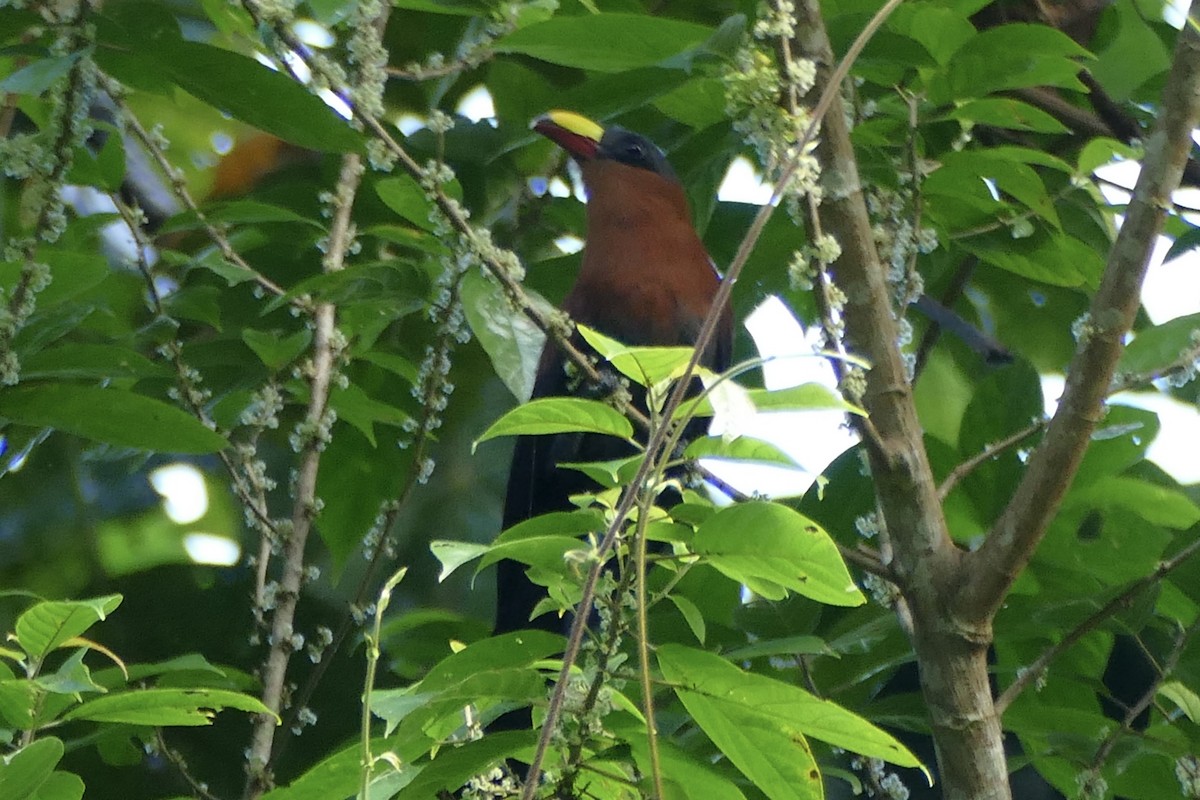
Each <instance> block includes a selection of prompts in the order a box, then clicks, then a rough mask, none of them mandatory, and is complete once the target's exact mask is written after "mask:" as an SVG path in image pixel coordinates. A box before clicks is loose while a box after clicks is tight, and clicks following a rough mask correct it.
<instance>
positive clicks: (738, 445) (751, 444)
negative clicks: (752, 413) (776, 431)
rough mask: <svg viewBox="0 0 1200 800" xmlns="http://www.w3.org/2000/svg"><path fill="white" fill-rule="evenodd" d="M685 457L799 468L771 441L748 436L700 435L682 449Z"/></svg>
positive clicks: (793, 460) (792, 459)
mask: <svg viewBox="0 0 1200 800" xmlns="http://www.w3.org/2000/svg"><path fill="white" fill-rule="evenodd" d="M683 455H684V456H685V457H686V458H718V459H722V460H729V461H752V462H757V463H760V464H774V465H776V466H783V467H792V468H794V469H800V465H799V464H797V463H796V460H795V459H794V458H792V457H791V456H789V455H788V454H787V453H785V452H783V451H782V450H780V449H779V447H778V446H777V445H774V444H772V443H771V442H767V441H763V440H762V439H755V438H753V437H750V436H739V437H737V438H736V439H731V440H728V441H727V440H726V439H724V438H723V437H721V436H702V437H700V438H699V439H693V440H692V443H691V444H689V445H688V446H687V449H686V450H684V451H683Z"/></svg>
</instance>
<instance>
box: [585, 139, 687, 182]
mask: <svg viewBox="0 0 1200 800" xmlns="http://www.w3.org/2000/svg"><path fill="white" fill-rule="evenodd" d="M596 157H597V158H609V159H612V160H613V161H619V162H620V163H622V164H628V165H629V166H631V167H637V168H638V169H645V170H649V171H650V172H653V173H655V174H656V175H662V176H663V177H664V178H669V179H670V180H672V181H677V180H678V178H676V177H675V170H673V169H671V164H670V163H669V162H668V161H667V157H666V156H665V155H663V151H662V150H659V149H658V146H657V145H655V144H654V143H653V142H651V141H650V140H649V139H647V138H646V137H645V136H641V135H639V134H636V133H634V132H633V131H627V130H625V129H624V128H621V127H618V126H616V125H614V126H613V127H611V128H609V129H608V130H606V131H605V132H604V138H602V139H601V140H600V146H599V148H598V149H597V151H596Z"/></svg>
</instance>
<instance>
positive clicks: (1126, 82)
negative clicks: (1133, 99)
mask: <svg viewBox="0 0 1200 800" xmlns="http://www.w3.org/2000/svg"><path fill="white" fill-rule="evenodd" d="M1105 16H1106V19H1105V22H1106V23H1109V24H1108V26H1107V27H1109V28H1110V29H1115V31H1116V34H1115V35H1113V36H1111V37H1104V39H1103V41H1104V49H1103V50H1100V51H1098V52H1097V54H1096V55H1097V56H1098V57H1099V59H1098V61H1097V62H1096V63H1095V64H1092V65H1091V66H1090V68H1089V71H1090V72H1091V73H1092V77H1093V78H1094V79H1095V80H1096V81H1097V82H1098V83H1099V84H1100V85H1101V86H1103V87H1104V91H1105V93H1106V94H1107V95H1108V96H1109V97H1111V98H1112V99H1113V100H1115V101H1116V102H1118V103H1122V102H1125V101H1127V100H1129V98H1130V96H1131V95H1133V93H1134V92H1135V91H1136V90H1137V89H1138V88H1140V87H1141V86H1143V85H1145V84H1150V85H1153V84H1152V83H1150V82H1151V81H1153V80H1154V78H1155V77H1157V76H1158V75H1161V74H1162V73H1164V72H1166V71H1167V68H1168V67H1170V65H1171V51H1170V48H1169V47H1168V46H1167V45H1166V43H1165V42H1164V41H1163V39H1162V36H1161V34H1159V33H1158V32H1157V31H1155V30H1154V27H1153V25H1152V22H1153V20H1152V19H1150V18H1148V15H1146V14H1145V13H1144V12H1143V10H1142V8H1140V7H1139V5H1138V3H1136V2H1134V0H1118V2H1115V3H1113V4H1111V6H1109V7H1108V10H1107V11H1106V13H1105ZM1159 23H1160V24H1161V19H1160V20H1159ZM1096 38H1097V40H1101V37H1099V36H1097V37H1096Z"/></svg>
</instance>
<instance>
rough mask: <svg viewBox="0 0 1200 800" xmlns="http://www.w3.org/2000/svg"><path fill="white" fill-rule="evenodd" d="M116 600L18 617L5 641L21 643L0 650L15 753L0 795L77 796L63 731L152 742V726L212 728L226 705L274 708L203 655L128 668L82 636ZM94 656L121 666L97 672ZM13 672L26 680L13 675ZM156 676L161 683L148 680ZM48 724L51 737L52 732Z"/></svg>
mask: <svg viewBox="0 0 1200 800" xmlns="http://www.w3.org/2000/svg"><path fill="white" fill-rule="evenodd" d="M121 599H122V598H121V596H120V595H109V596H106V597H97V598H93V599H90V600H79V601H71V602H66V601H54V602H49V601H43V602H39V603H35V604H33V605H31V606H30V607H29V608H28V609H26V610H25V611H24V612H23V613H22V614H21V615H20V617H18V618H17V622H16V626H15V630H14V631H13V632H12V633H10V634H9V636H8V639H9V640H10V641H12V642H15V643H16V645H17V646H18V647H19V648H20V649H19V650H12V649H3V650H0V737H3V739H4V740H5V741H7V742H10V743H12V744H13V750H12V752H11V753H9V754H8V755H6V756H5V758H4V759H3V761H0V791H3V796H4V797H5V798H9V797H12V798H38V799H40V800H68V799H69V798H80V797H82V796H83V792H84V782H83V780H82V779H81V778H80V777H79V776H78V775H75V774H73V773H71V772H68V771H64V770H59V769H57V767H58V766H59V765H60V763H61V761H62V758H63V755H64V753H65V750H66V748H65V747H64V739H63V737H64V736H70V737H80V736H84V735H86V736H88V737H89V738H90V739H91V740H92V742H94V743H102V742H114V743H115V742H129V741H135V742H136V741H141V742H142V743H144V744H145V745H146V746H149V747H158V746H159V744H160V742H159V740H156V739H155V737H154V730H155V729H156V728H170V727H178V726H188V727H192V726H199V725H211V724H212V722H213V717H214V716H215V715H216V714H217V712H219V711H221V710H223V709H226V708H233V709H238V710H241V711H247V712H251V713H255V714H260V713H261V714H270V713H271V712H270V711H269V710H268V709H267V708H266V707H265V706H263V704H262V703H261V702H260V701H259V700H258V699H257V698H254V697H252V696H250V695H247V694H244V693H242V692H239V691H234V690H233V688H232V687H233V686H234V685H235V684H234V682H233V681H231V680H230V677H231V676H229V675H227V674H226V673H225V672H223V671H222V670H221V669H219V668H217V667H215V666H213V665H211V664H209V663H208V662H207V661H205V660H204V659H203V658H202V657H200V656H189V657H182V658H179V659H177V660H175V661H174V662H172V663H168V664H160V665H138V664H129V665H127V664H125V663H123V662H122V661H121V659H120V658H118V656H117V655H116V654H114V653H113V652H112V651H110V650H108V649H107V648H105V647H103V646H101V645H99V644H97V643H96V642H95V641H93V640H92V639H91V638H85V637H84V634H90V635H92V636H94V635H95V634H91V631H92V629H93V628H94V627H95V626H96V625H97V623H99V622H103V621H105V620H106V619H107V618H108V616H109V615H110V614H112V613H113V612H114V611H115V610H116V609H117V607H118V606H119V605H120V604H121ZM97 633H102V631H97ZM64 652H70V655H67V656H66V657H65V658H63V659H62V661H61V663H60V664H58V666H57V667H53V668H52V664H51V661H52V660H54V657H55V656H57V655H58V654H61V653H64ZM93 654H95V655H101V656H105V657H107V658H108V659H110V660H111V661H114V662H115V663H116V665H117V667H118V669H111V668H110V669H105V670H102V671H100V672H96V673H93V672H92V670H91V669H90V668H89V667H88V666H87V664H85V663H84V660H85V658H87V657H88V656H89V655H93ZM18 670H19V671H20V672H22V673H24V677H17V674H18ZM133 681H138V684H135V683H133ZM154 682H162V683H163V684H164V685H163V686H160V687H155V686H153V685H148V684H152V683H154ZM221 686H228V687H230V688H219V687H221ZM81 723H83V724H81ZM87 723H97V724H94V725H88V724H87ZM89 729H90V731H89ZM51 730H53V731H54V732H55V734H56V735H54V736H51V735H48V734H47V731H51ZM67 741H72V740H71V739H67ZM75 741H78V740H75ZM76 746H77V745H76Z"/></svg>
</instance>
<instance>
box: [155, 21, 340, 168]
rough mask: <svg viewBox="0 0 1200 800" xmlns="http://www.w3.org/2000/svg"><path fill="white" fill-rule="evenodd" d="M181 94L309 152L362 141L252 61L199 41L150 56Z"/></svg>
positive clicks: (318, 103) (311, 98)
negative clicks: (184, 93)
mask: <svg viewBox="0 0 1200 800" xmlns="http://www.w3.org/2000/svg"><path fill="white" fill-rule="evenodd" d="M155 55H156V56H157V58H158V61H159V63H160V64H161V65H162V67H163V68H164V69H165V70H166V72H167V74H169V75H170V76H171V79H172V80H173V81H175V83H177V84H178V85H179V87H180V88H181V89H183V90H184V91H186V92H187V93H188V94H191V95H192V96H194V97H196V98H197V99H199V100H202V101H204V102H205V103H208V104H209V105H211V106H213V107H214V108H216V109H218V110H220V111H223V112H225V113H227V114H229V115H230V116H232V117H234V118H235V119H238V120H241V121H242V122H245V123H247V124H249V125H253V126H254V127H256V128H259V129H260V130H263V131H266V132H267V133H270V134H274V135H275V136H278V137H279V138H280V139H283V140H285V141H288V142H291V143H292V144H295V145H298V146H300V147H305V148H308V149H309V150H318V151H320V152H324V153H345V152H350V151H357V150H359V149H360V148H361V147H362V138H361V137H360V136H359V134H358V133H357V132H356V131H355V130H354V129H353V128H351V127H350V126H349V125H347V124H346V121H345V120H343V119H342V118H341V117H339V116H338V115H337V114H336V113H335V112H334V110H333V109H332V108H330V107H329V106H328V105H326V103H325V102H324V101H323V100H321V99H320V98H319V97H317V96H316V95H314V94H313V93H312V92H310V91H309V90H308V89H306V88H305V87H304V86H303V85H301V84H300V83H298V82H296V81H295V80H293V79H291V78H289V77H288V76H287V75H284V74H283V73H280V72H276V71H275V70H273V69H270V68H268V67H265V66H263V65H262V64H260V63H258V62H257V61H255V60H254V59H252V58H248V57H246V56H243V55H241V54H240V53H234V52H232V51H230V50H223V49H221V48H219V47H213V46H212V45H208V44H203V43H201V42H188V41H181V42H172V43H170V45H169V47H162V48H160V49H159V52H157V53H156V54H155Z"/></svg>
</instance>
